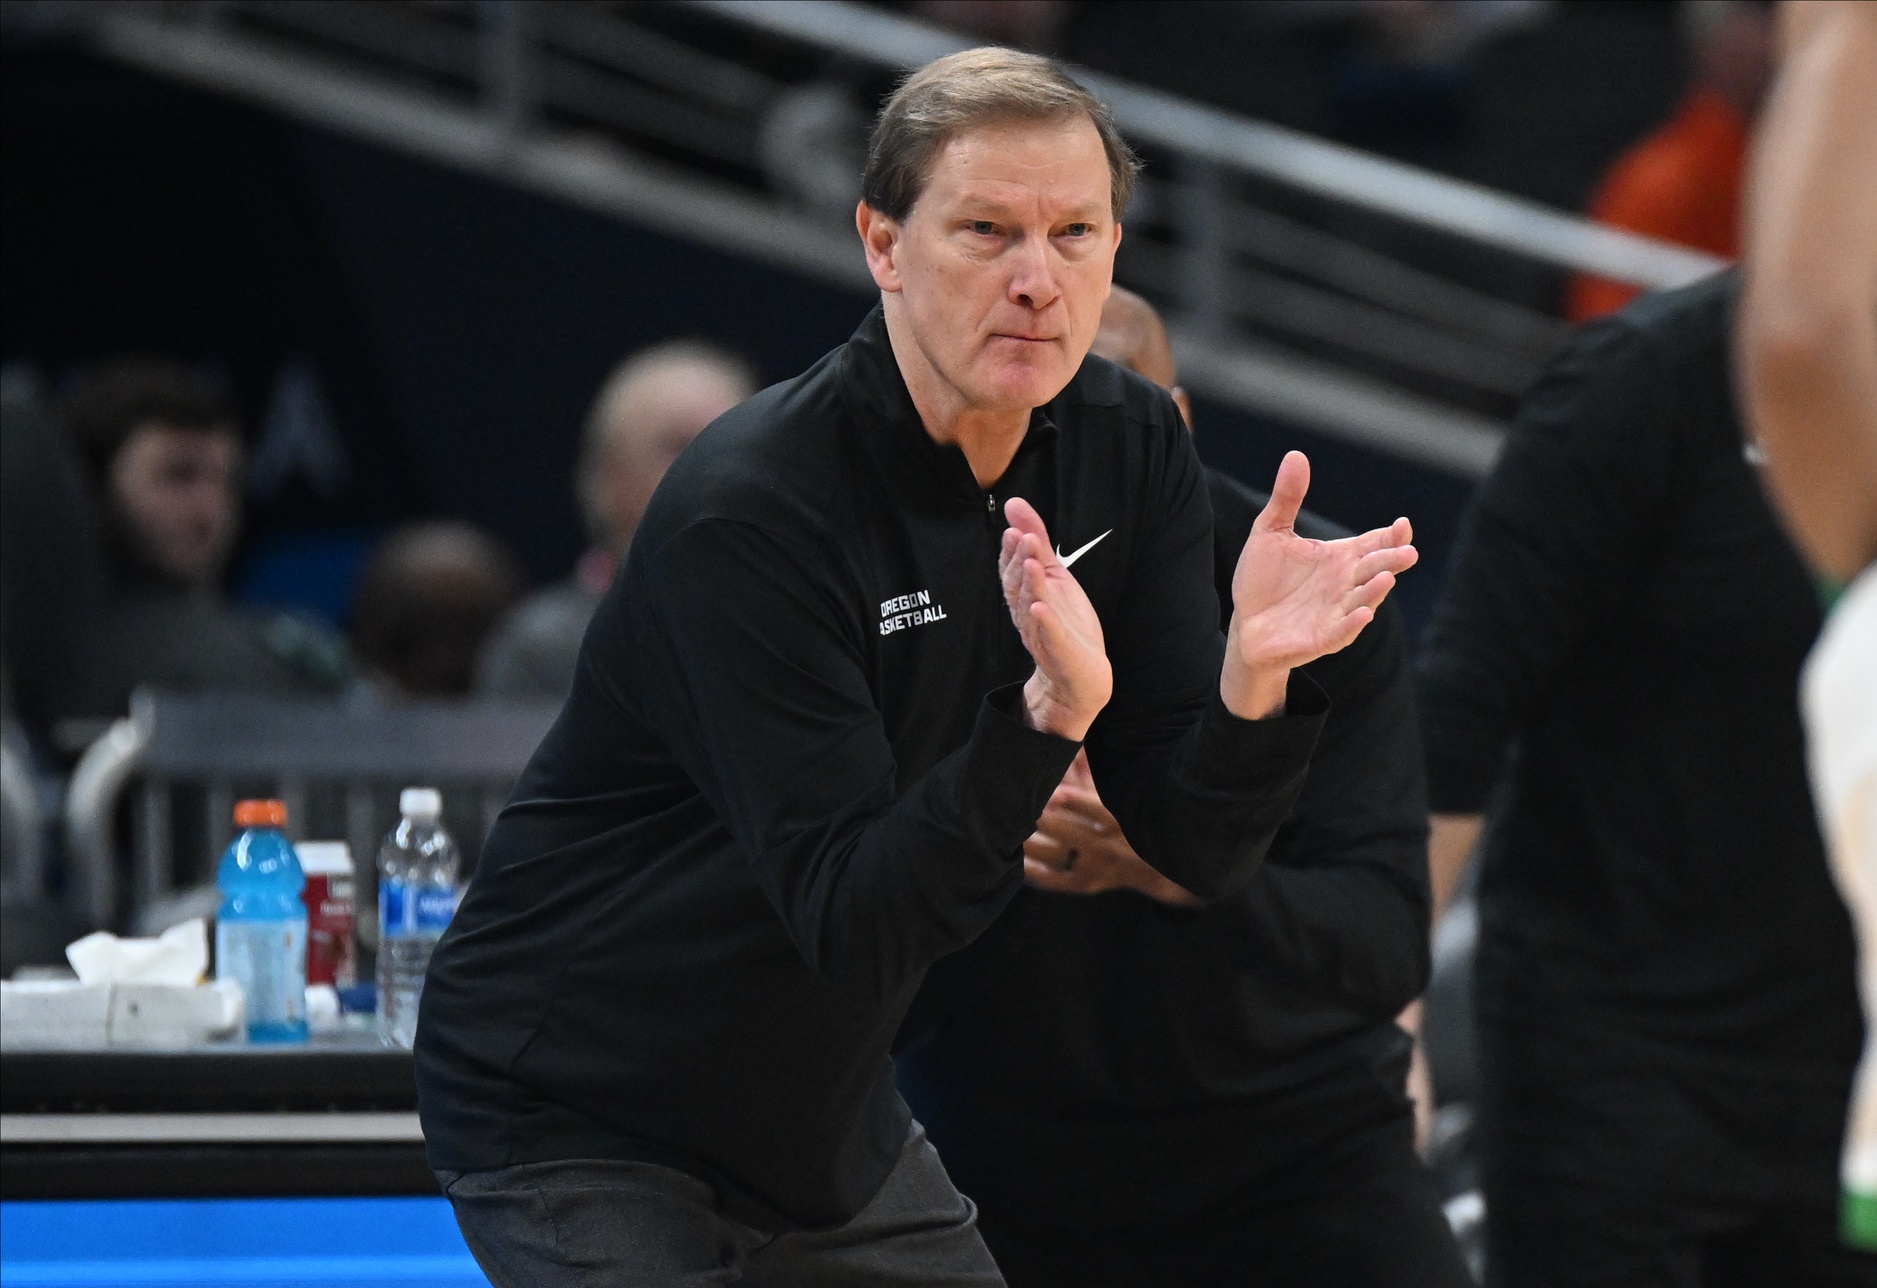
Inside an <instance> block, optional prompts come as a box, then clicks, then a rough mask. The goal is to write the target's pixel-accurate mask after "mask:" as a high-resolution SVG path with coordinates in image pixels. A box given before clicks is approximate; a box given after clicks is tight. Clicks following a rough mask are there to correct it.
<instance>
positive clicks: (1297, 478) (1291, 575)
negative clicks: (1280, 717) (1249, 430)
mask: <svg viewBox="0 0 1877 1288" xmlns="http://www.w3.org/2000/svg"><path fill="white" fill-rule="evenodd" d="M1309 489H1310V462H1309V461H1308V460H1307V459H1306V458H1305V457H1304V454H1303V453H1302V452H1289V453H1287V454H1286V455H1285V457H1284V463H1283V464H1282V465H1280V466H1279V467H1278V471H1277V480H1276V482H1274V483H1273V484H1272V485H1271V500H1270V501H1269V502H1268V503H1267V504H1266V505H1265V507H1264V512H1263V513H1262V514H1260V515H1259V516H1258V521H1257V522H1256V523H1254V524H1252V527H1251V536H1250V537H1248V538H1247V539H1246V541H1245V548H1244V550H1243V551H1242V552H1241V553H1240V554H1239V556H1238V568H1237V570H1236V571H1234V572H1233V574H1232V624H1231V627H1230V628H1229V630H1228V631H1227V633H1226V653H1225V668H1224V670H1223V672H1222V673H1221V674H1220V677H1219V692H1220V696H1221V697H1223V698H1224V699H1225V705H1226V707H1227V708H1228V709H1229V710H1230V711H1231V712H1232V714H1234V715H1236V716H1240V717H1242V718H1245V719H1259V718H1262V717H1264V716H1268V715H1272V714H1274V713H1275V712H1277V711H1278V710H1279V709H1280V708H1281V707H1282V706H1283V703H1284V689H1285V686H1286V685H1287V684H1288V683H1289V680H1290V672H1291V670H1292V668H1294V667H1299V666H1302V665H1303V664H1304V663H1305V662H1309V661H1313V660H1314V659H1316V658H1319V657H1322V656H1324V655H1325V654H1327V653H1334V652H1336V651H1338V650H1339V649H1343V648H1346V647H1348V645H1349V644H1350V643H1351V642H1352V641H1353V640H1354V639H1355V638H1356V636H1358V635H1360V634H1361V633H1362V628H1363V627H1365V626H1367V625H1368V624H1369V623H1370V622H1371V621H1373V620H1374V619H1375V610H1376V608H1377V607H1379V606H1380V604H1381V602H1382V600H1383V599H1385V598H1386V597H1387V595H1388V592H1389V591H1390V590H1391V589H1393V588H1394V585H1395V577H1396V576H1397V575H1398V574H1400V573H1402V572H1405V571H1407V570H1408V569H1409V568H1411V567H1413V566H1414V561H1415V560H1416V559H1417V558H1419V556H1418V555H1417V554H1416V552H1415V549H1414V547H1413V546H1412V545H1410V544H1409V542H1410V541H1412V539H1413V537H1414V529H1413V526H1412V525H1410V524H1409V522H1408V521H1407V520H1406V519H1396V520H1395V521H1394V522H1393V523H1392V524H1390V525H1389V526H1388V527H1386V528H1376V529H1374V530H1373V531H1370V532H1364V533H1362V534H1360V535H1359V536H1354V537H1345V538H1344V539H1342V540H1341V541H1312V540H1311V539H1310V538H1308V537H1300V536H1298V535H1297V529H1296V523H1297V512H1298V510H1300V509H1301V508H1302V507H1303V498H1304V493H1306V492H1307V491H1309Z"/></svg>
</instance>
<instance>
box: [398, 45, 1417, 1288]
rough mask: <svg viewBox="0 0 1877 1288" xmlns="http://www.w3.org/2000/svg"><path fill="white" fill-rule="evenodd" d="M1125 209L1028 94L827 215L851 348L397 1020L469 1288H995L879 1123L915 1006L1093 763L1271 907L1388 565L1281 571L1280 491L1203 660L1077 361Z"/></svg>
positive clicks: (688, 554)
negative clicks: (855, 285) (1328, 667)
mask: <svg viewBox="0 0 1877 1288" xmlns="http://www.w3.org/2000/svg"><path fill="white" fill-rule="evenodd" d="M1132 173H1133V162H1132V158H1131V157H1130V156H1129V155H1128V153H1127V151H1126V148H1125V146H1124V145H1123V144H1122V142H1121V140H1120V138H1119V136H1118V135H1117V134H1116V133H1115V132H1114V129H1113V126H1112V124H1111V123H1110V122H1109V121H1108V119H1107V116H1106V114H1105V112H1104V111H1103V110H1102V108H1101V107H1100V105H1099V104H1098V103H1096V102H1095V100H1094V99H1092V98H1091V97H1090V96H1089V95H1088V94H1087V93H1086V91H1084V90H1082V89H1081V88H1080V87H1079V86H1077V85H1076V84H1075V83H1074V82H1073V81H1070V80H1069V79H1068V78H1067V77H1066V76H1064V75H1063V73H1062V72H1061V71H1060V70H1059V69H1057V68H1056V67H1055V66H1054V65H1053V64H1051V63H1049V62H1047V61H1046V60H1044V59H1040V58H1036V57H1034V56H1031V55H1026V54H1018V53H1014V52H1011V51H1005V50H975V51H969V52H966V53H963V54H958V55H954V56H952V57H950V58H947V59H943V60H940V61H939V62H937V63H934V64H932V65H931V66H929V67H927V68H925V69H923V70H922V71H920V72H918V73H916V74H915V75H913V76H912V77H911V78H910V79H909V80H908V81H907V83H906V84H905V85H903V86H902V87H901V88H900V90H899V91H898V92H897V93H896V94H895V95H894V97H893V98H892V100H891V101H889V103H888V105H887V106H886V108H885V109H884V111H883V112H882V115H881V119H880V122H879V124H878V125H877V126H876V129H875V134H874V140H873V144H872V151H871V154H870V156H869V160H868V169H867V175H866V180H865V188H864V191H865V194H866V195H865V200H864V201H863V202H862V203H861V205H860V208H859V211H858V212H857V217H858V222H859V226H860V233H861V238H862V241H863V243H864V244H865V248H866V252H867V257H868V263H869V266H870V268H871V269H872V272H873V275H874V279H875V281H876V282H877V283H878V284H879V285H880V288H881V292H882V301H881V307H880V308H879V309H878V310H877V311H875V312H874V313H873V314H871V315H870V316H869V317H868V318H867V319H866V320H865V321H864V322H863V323H862V324H861V327H860V329H859V330H858V331H857V332H856V333H855V336H854V338H853V339H852V340H851V341H850V342H849V343H848V344H847V345H845V346H844V347H842V348H841V349H839V350H836V351H835V352H834V353H832V354H830V355H829V356H828V357H827V358H825V359H823V360H822V361H821V362H819V363H817V364H816V365H815V366H814V367H812V368H811V369H810V370H809V371H808V372H806V373H805V374H804V375H802V376H801V377H799V378H797V379H795V380H793V381H789V382H787V383H785V384H782V385H779V386H776V387H775V388H772V389H769V390H767V391H765V392H764V393H761V394H759V395H757V396H756V397H755V398H753V399H751V400H750V401H749V402H747V403H744V404H743V405H742V406H741V407H739V408H737V409H736V410H735V411H733V412H731V413H730V414H728V415H727V416H725V417H724V418H722V419H721V420H719V421H718V422H717V423H716V424H714V425H713V426H712V427H711V428H709V429H707V430H706V431H705V432H704V434H703V435H702V436H701V437H700V438H699V439H698V440H697V442H696V443H695V444H693V446H692V448H691V449H690V450H688V451H687V452H686V453H685V455H684V456H683V457H682V458H681V459H680V460H679V461H678V463H677V464H676V465H675V466H674V467H673V468H672V470H671V472H670V473H669V474H668V475H667V476H666V479H665V482H664V483H663V484H662V485H661V486H660V488H659V490H658V493H657V494H656V496H655V497H654V498H653V501H652V504H651V507H650V509H649V510H648V512H647V514H646V516H645V519H644V522H643V523H642V525H641V526H640V529H639V532H638V534H637V536H636V537H635V538H634V541H633V545H632V550H631V553H630V555H629V556H628V559H627V562H626V567H625V569H624V571H623V573H622V574H621V576H620V578H619V579H618V580H617V581H616V582H615V583H614V585H613V588H612V590H611V591H610V592H609V593H608V596H607V598H606V600H605V601H604V602H603V603H602V604H601V606H600V608H599V610H598V612H597V613H596V615H595V617H594V620H593V624H592V627H591V628H590V629H589V631H588V634H587V637H586V642H585V644H584V645H583V648H582V652H581V659H580V665H579V670H578V672H577V674H576V677H575V681H574V688H573V692H572V694H571V696H570V697H569V699H568V702H567V705H566V707H565V709H564V710H563V712H562V714H561V718H560V720H559V721H558V722H557V723H556V725H555V727H554V728H553V729H552V730H551V731H550V732H549V734H548V736H547V738H546V740H545V741H544V742H543V744H542V746H541V748H540V750H539V751H538V752H537V753H536V755H535V758H534V760H533V761H532V762H531V764H530V765H529V767H528V769H527V771H526V773H525V774H524V775H523V778H522V781H521V782H520V783H519V784H518V786H517V788H516V791H515V795H514V798H513V799H512V800H511V802H510V804H509V806H508V808H507V809H506V810H505V811H504V812H503V814H502V817H501V819H500V820H499V821H498V823H497V824H496V827H495V829H494V831H493V833H492V834H491V836H490V838H489V842H488V845H487V847H486V848H485V849H484V851H483V856H482V860H481V863H480V864H479V866H478V870H477V873H476V877H475V880H474V882H473V883H472V885H471V886H470V889H469V891H468V894H467V896H466V898H465V900H464V902H463V905H462V908H461V910H460V911H459V913H458V915H457V917H456V920H455V922H454V923H453V924H452V926H451V928H450V930H449V933H448V934H447V935H445V937H444V939H443V941H442V942H441V944H440V945H439V946H438V948H437V952H436V956H435V958H434V960H433V962H432V965H431V971H430V976H429V980H428V982H427V984H426V988H425V994H424V1002H423V1010H422V1015H421V1017H420V1020H419V1026H418V1038H417V1073H418V1089H419V1093H420V1098H421V1105H422V1112H423V1119H424V1131H425V1137H426V1140H427V1143H428V1148H429V1153H430V1159H431V1162H432V1165H433V1166H434V1167H436V1169H437V1170H438V1172H439V1175H440V1179H441V1180H442V1182H443V1184H444V1188H445V1191H446V1192H447V1193H448V1194H449V1196H450V1198H451V1200H452V1201H453V1203H454V1205H455V1207H456V1211H457V1216H458V1220H459V1221H460V1223H461V1224H462V1226H463V1230H464V1233H465V1235H466V1237H467V1238H468V1241H469V1244H470V1246H471V1248H472V1249H473V1250H474V1251H475V1252H476V1253H477V1255H478V1257H479V1258H480V1260H481V1262H482V1264H483V1266H484V1267H485V1269H486V1270H487V1271H488V1272H489V1274H490V1277H491V1278H493V1279H494V1280H495V1281H496V1282H497V1283H498V1284H503V1285H510V1284H514V1285H519V1284H524V1283H526V1284H530V1285H534V1284H560V1283H565V1284H573V1283H607V1284H618V1283H656V1284H704V1283H723V1282H728V1281H729V1280H731V1279H733V1278H735V1277H736V1276H738V1275H740V1274H741V1275H747V1276H749V1277H750V1278H753V1279H754V1280H755V1281H757V1282H761V1283H766V1284H780V1283H816V1284H836V1283H853V1284H863V1283H864V1284H896V1283H897V1284H911V1283H975V1284H990V1283H996V1282H998V1280H997V1274H996V1270H995V1268H994V1266H993V1265H992V1263H991V1261H990V1258H989V1256H988V1254H986V1252H985V1251H984V1247H983V1244H982V1242H981V1240H980V1239H979V1237H978V1235H977V1233H976V1229H975V1226H974V1219H973V1212H972V1209H971V1208H970V1206H969V1205H968V1204H967V1203H965V1202H964V1201H963V1200H962V1199H960V1198H959V1196H958V1195H957V1192H956V1191H955V1190H954V1189H953V1188H952V1186H951V1184H950V1181H949V1180H948V1179H947V1178H946V1176H945V1174H944V1171H943V1169H942V1168H941V1167H940V1166H939V1164H938V1162H937V1159H936V1155H934V1153H933V1152H932V1149H931V1147H930V1145H929V1144H927V1143H926V1141H925V1139H924V1135H923V1133H922V1132H921V1131H920V1130H919V1129H918V1128H917V1127H916V1125H914V1124H913V1123H912V1122H911V1117H910V1114H909V1113H908V1111H907V1109H906V1106H905V1104H904V1102H903V1101H902V1100H901V1099H900V1097H899V1094H898V1092H897V1091H896V1090H895V1088H894V1085H893V1070H892V1064H891V1062H890V1060H889V1059H888V1050H889V1048H890V1046H891V1043H892V1041H893V1038H894V1035H895V1033H896V1032H897V1030H898V1028H899V1025H900V1021H901V1019H902V1018H903V1017H904V1015H905V1013H906V1009H907V1007H908V1005H909V1004H910V1002H911V1000H912V998H913V996H914V994H915V993H916V992H917V990H918V987H919V984H920V982H921V981H922V979H923V978H924V975H925V972H926V969H927V968H928V967H929V966H930V965H931V964H932V962H933V961H935V960H936V959H937V958H939V957H940V956H942V955H943V954H945V953H947V952H951V951H953V950H955V949H957V948H960V947H962V946H964V945H965V944H967V943H969V942H970V941H971V940H972V939H973V938H975V937H976V936H977V935H978V934H980V933H981V932H982V931H983V930H984V928H985V927H986V926H988V925H989V924H990V923H991V921H992V920H993V919H994V918H995V917H996V916H997V914H998V913H999V912H1000V911H1002V909H1003V908H1004V906H1005V905H1006V904H1008V903H1009V901H1010V899H1011V897H1012V895H1014V894H1015V893H1016V891H1017V889H1018V887H1019V886H1020V885H1021V883H1022V872H1023V869H1022V845H1023V841H1024V838H1025V837H1027V836H1028V835H1029V834H1030V832H1031V830H1032V829H1033V828H1034V826H1035V824H1036V820H1037V818H1038V816H1039V815H1040V814H1041V813H1042V809H1043V805H1044V803H1045V802H1046V801H1047V800H1048V798H1049V794H1050V791H1051V790H1052V789H1053V788H1054V787H1055V785H1056V784H1057V783H1058V782H1059V781H1060V780H1061V778H1062V775H1063V772H1064V771H1065V770H1066V769H1067V768H1068V766H1069V762H1070V761H1071V760H1072V759H1073V758H1074V756H1075V754H1076V751H1077V750H1078V748H1079V747H1080V746H1081V745H1082V744H1083V743H1084V741H1086V744H1087V747H1088V751H1089V760H1090V763H1091V765H1092V767H1093V771H1094V775H1095V778H1096V780H1097V781H1098V782H1100V784H1101V786H1102V790H1103V792H1104V793H1105V795H1106V798H1107V799H1108V801H1109V802H1110V804H1111V805H1112V806H1113V807H1114V809H1115V812H1116V814H1117V816H1119V817H1120V818H1121V819H1123V820H1124V822H1125V823H1126V825H1127V828H1128V835H1129V836H1130V837H1131V838H1132V839H1133V840H1134V843H1135V846H1136V848H1137V849H1139V851H1140V852H1141V854H1142V856H1143V857H1144V858H1145V859H1146V860H1147V861H1149V862H1150V863H1156V864H1160V865H1163V866H1164V869H1165V871H1166V873H1167V875H1168V876H1169V877H1171V878H1172V879H1174V880H1176V881H1178V882H1179V883H1180V884H1181V885H1182V886H1184V887H1185V888H1187V889H1189V890H1191V891H1192V892H1193V893H1194V894H1195V895H1197V896H1199V897H1201V898H1205V899H1216V898H1224V897H1229V896H1230V895H1232V894H1233V893H1234V892H1236V891H1237V890H1239V889H1240V888H1242V887H1243V886H1244V885H1245V884H1246V883H1248V882H1250V881H1252V880H1254V879H1255V878H1256V875H1257V871H1258V869H1259V866H1260V861H1261V860H1262V858H1263V854H1264V850H1265V848H1266V846H1267V845H1268V844H1269V842H1270V839H1271V836H1272V834H1273V833H1274V832H1275V830H1276V828H1277V826H1278V824H1279V823H1280V822H1281V821H1282V819H1283V817H1284V815H1285V813H1286V812H1287V811H1288V810H1289V808H1290V804H1291V802H1292V800H1293V799H1294V797H1295V795H1296V793H1297V791H1298V789H1299V787H1300V786H1301V781H1302V777H1303V773H1304V769H1305V766H1306V763H1307V760H1308V756H1309V751H1310V747H1311V745H1312V744H1313V742H1314V741H1315V737H1316V732H1317V729H1318V727H1319V726H1320V724H1321V721H1322V716H1323V711H1324V705H1325V704H1324V700H1323V698H1322V695H1321V692H1320V690H1318V689H1317V688H1316V686H1315V685H1314V684H1312V683H1311V682H1310V681H1309V680H1307V679H1305V678H1303V677H1301V676H1297V677H1294V678H1293V669H1294V668H1295V667H1297V666H1300V665H1302V664H1303V663H1305V662H1308V661H1310V660H1312V659H1313V658H1315V657H1316V656H1318V655H1320V654H1322V653H1324V652H1329V651H1333V650H1335V649H1338V648H1341V647H1342V646H1343V645H1345V644H1347V643H1348V642H1349V641H1350V640H1351V639H1353V638H1354V637H1355V636H1356V635H1357V634H1358V633H1359V632H1360V631H1361V629H1362V627H1363V626H1364V625H1366V624H1367V623H1368V621H1369V620H1370V619H1371V618H1372V616H1373V614H1374V610H1375V608H1376V606H1377V605H1379V603H1380V602H1381V599H1382V597H1383V596H1384V595H1385V594H1386V593H1387V591H1388V589H1389V588H1390V586H1391V585H1392V584H1393V575H1394V574H1395V573H1396V572H1399V571H1401V570H1402V569H1404V568H1406V567H1407V566H1408V565H1409V564H1411V563H1412V562H1413V558H1414V556H1413V551H1412V547H1410V546H1408V545H1407V544H1406V542H1407V531H1406V528H1407V525H1406V521H1405V520H1403V521H1401V522H1400V523H1398V524H1397V525H1395V526H1394V527H1392V528H1390V529H1385V530H1380V531H1377V532H1375V533H1371V534H1368V535H1366V536H1364V537H1359V538H1352V539H1350V540H1347V541H1342V542H1333V543H1319V542H1311V541H1307V540H1304V539H1302V538H1300V537H1298V536H1297V535H1296V534H1295V533H1294V532H1293V531H1292V530H1291V528H1290V521H1291V519H1292V518H1293V517H1294V515H1295V514H1296V511H1297V507H1298V506H1299V504H1300V503H1301V500H1302V495H1303V490H1304V484H1305V477H1304V475H1305V472H1306V468H1307V467H1306V466H1305V465H1304V463H1303V461H1302V458H1301V457H1293V458H1292V459H1291V460H1290V461H1288V462H1287V464H1286V469H1285V472H1284V473H1283V474H1282V475H1280V478H1279V481H1278V488H1277V497H1276V499H1274V501H1273V503H1272V505H1271V507H1270V508H1269V510H1268V512H1267V513H1266V514H1265V515H1264V516H1263V517H1262V518H1261V519H1260V520H1259V523H1258V525H1257V527H1256V528H1255V529H1254V531H1253V533H1252V536H1251V540H1250V541H1249V542H1248V544H1247V547H1246V552H1245V556H1244V558H1243V559H1241V561H1240V563H1239V567H1238V571H1237V573H1236V580H1235V584H1234V586H1233V600H1234V602H1235V604H1236V605H1237V611H1236V613H1235V615H1234V617H1233V622H1232V630H1231V632H1230V635H1229V636H1228V637H1227V638H1225V639H1223V640H1221V638H1220V635H1219V630H1218V610H1217V604H1216V600H1215V599H1214V597H1213V592H1212V560H1211V557H1210V542H1211V513H1210V509H1209V507H1208V506H1207V503H1206V499H1205V491H1204V482H1203V478H1202V476H1201V474H1200V472H1199V467H1198V462H1197V460H1196V459H1195V458H1194V456H1193V452H1192V448H1191V446H1190V445H1189V444H1188V443H1187V441H1186V435H1185V434H1184V432H1183V431H1182V429H1181V427H1180V424H1179V420H1178V417H1177V415H1176V414H1175V412H1174V410H1173V405H1172V403H1171V401H1170V400H1169V399H1168V398H1167V396H1166V394H1165V393H1164V391H1162V390H1159V389H1157V388H1155V387H1154V386H1152V385H1150V384H1148V383H1147V382H1146V381H1143V380H1140V379H1138V378H1136V377H1133V376H1131V375H1129V374H1127V373H1124V372H1122V371H1121V370H1119V369H1118V368H1115V367H1113V366H1110V365H1108V364H1106V363H1103V362H1101V361H1099V360H1096V361H1092V362H1089V363H1088V364H1086V365H1084V363H1083V358H1084V356H1085V354H1086V353H1087V350H1088V346H1089V344H1090V342H1091V341H1092V340H1093V339H1094V336H1095V332H1096V329H1097V326H1098V325H1099V321H1100V316H1101V305H1102V301H1103V299H1104V298H1105V297H1106V295H1107V292H1108V285H1109V279H1110V274H1111V270H1112V266H1113V256H1114V250H1115V247H1116V245H1117V244H1118V242H1119V239H1120V226H1119V223H1118V219H1119V215H1120V211H1121V209H1122V208H1123V207H1124V205H1125V204H1126V198H1127V192H1128V187H1129V183H1130V181H1131V178H1132ZM1052 534H1055V536H1059V537H1060V538H1061V539H1062V541H1063V543H1064V545H1065V546H1068V547H1070V548H1071V553H1069V554H1066V555H1065V554H1060V553H1059V552H1058V551H1055V550H1052V545H1053V541H1054V537H1052ZM1071 565H1073V567H1074V572H1073V574H1072V573H1071V572H1070V566H1071ZM1097 717H1099V719H1098V718H1097Z"/></svg>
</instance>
